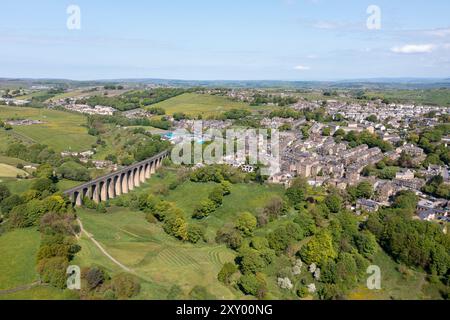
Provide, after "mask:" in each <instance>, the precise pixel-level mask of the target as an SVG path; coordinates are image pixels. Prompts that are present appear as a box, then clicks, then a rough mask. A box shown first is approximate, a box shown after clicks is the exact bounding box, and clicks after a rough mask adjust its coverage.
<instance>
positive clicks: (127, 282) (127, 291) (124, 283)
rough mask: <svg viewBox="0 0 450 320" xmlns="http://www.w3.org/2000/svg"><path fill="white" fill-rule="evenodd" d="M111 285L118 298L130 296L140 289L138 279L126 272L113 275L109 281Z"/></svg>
mask: <svg viewBox="0 0 450 320" xmlns="http://www.w3.org/2000/svg"><path fill="white" fill-rule="evenodd" d="M111 287H112V289H113V291H114V293H115V295H116V296H117V297H118V298H119V299H127V298H132V297H134V296H135V295H137V294H138V293H139V291H140V290H141V286H140V284H139V282H138V280H137V279H136V278H135V277H134V276H132V275H129V274H126V273H120V274H118V275H116V276H114V277H113V278H112V281H111Z"/></svg>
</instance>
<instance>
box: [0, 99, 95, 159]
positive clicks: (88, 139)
mask: <svg viewBox="0 0 450 320" xmlns="http://www.w3.org/2000/svg"><path fill="white" fill-rule="evenodd" d="M11 118H21V119H32V120H41V121H43V122H44V124H40V125H31V126H15V127H14V128H13V130H12V133H11V134H13V135H14V134H15V135H16V136H17V138H19V139H23V140H25V141H27V142H29V143H33V142H34V143H40V144H45V145H48V146H49V147H51V148H53V149H54V150H55V151H57V152H61V151H67V150H71V151H86V150H88V149H90V148H91V146H92V144H94V143H95V137H92V136H90V135H88V134H87V128H86V127H84V126H83V125H84V124H85V123H86V118H85V117H84V116H83V115H78V114H72V113H68V112H63V111H56V110H49V109H37V108H22V107H7V106H0V120H6V119H11ZM0 147H1V144H0Z"/></svg>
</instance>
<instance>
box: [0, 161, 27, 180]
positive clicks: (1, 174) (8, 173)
mask: <svg viewBox="0 0 450 320" xmlns="http://www.w3.org/2000/svg"><path fill="white" fill-rule="evenodd" d="M17 175H21V176H27V175H28V173H26V172H25V171H23V170H21V169H17V168H16V167H13V166H10V165H9V164H5V163H0V178H14V177H17Z"/></svg>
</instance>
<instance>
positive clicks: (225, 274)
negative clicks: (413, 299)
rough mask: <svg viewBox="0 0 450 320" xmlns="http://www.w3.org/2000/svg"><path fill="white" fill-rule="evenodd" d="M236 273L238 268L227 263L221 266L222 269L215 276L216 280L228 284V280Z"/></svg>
mask: <svg viewBox="0 0 450 320" xmlns="http://www.w3.org/2000/svg"><path fill="white" fill-rule="evenodd" d="M237 271H238V268H237V267H236V265H235V264H234V263H231V262H227V263H225V264H224V265H223V267H222V269H221V270H220V272H219V274H218V275H217V279H218V280H219V281H220V282H222V283H224V284H226V285H229V284H230V279H231V277H232V276H233V274H235V273H236V272H237Z"/></svg>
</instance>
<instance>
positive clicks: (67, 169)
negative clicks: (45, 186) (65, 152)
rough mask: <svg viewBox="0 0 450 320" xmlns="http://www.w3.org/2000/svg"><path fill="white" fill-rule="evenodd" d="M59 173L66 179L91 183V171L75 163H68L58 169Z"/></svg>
mask: <svg viewBox="0 0 450 320" xmlns="http://www.w3.org/2000/svg"><path fill="white" fill-rule="evenodd" d="M57 173H58V174H59V175H60V176H61V177H62V178H64V179H68V180H73V181H89V180H90V178H91V177H90V174H89V170H88V169H87V168H86V167H84V166H82V165H81V164H79V163H76V162H75V161H68V162H65V163H63V164H62V165H61V167H59V168H58V170H57Z"/></svg>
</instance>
